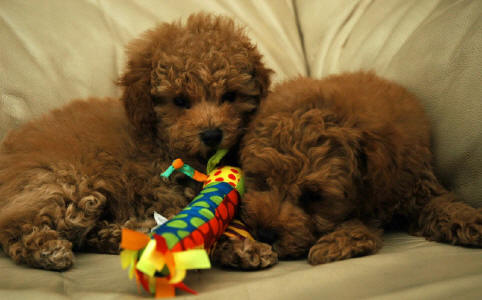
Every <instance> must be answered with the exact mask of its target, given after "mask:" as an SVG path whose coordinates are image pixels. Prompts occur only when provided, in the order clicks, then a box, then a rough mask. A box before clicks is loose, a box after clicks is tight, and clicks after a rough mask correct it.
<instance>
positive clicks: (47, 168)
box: [0, 14, 275, 270]
mask: <svg viewBox="0 0 482 300" xmlns="http://www.w3.org/2000/svg"><path fill="white" fill-rule="evenodd" d="M128 57H129V60H128V66H127V71H126V72H125V73H124V75H123V76H122V78H121V79H120V81H119V82H120V85H121V86H123V87H124V93H123V96H122V99H121V100H120V101H119V100H113V99H105V100H99V99H89V100H87V101H74V102H72V103H71V104H69V105H67V106H66V107H64V108H62V109H59V110H55V111H53V112H51V113H50V114H48V115H46V116H44V117H43V118H40V119H38V120H35V121H32V122H30V123H28V124H26V125H24V126H22V127H21V128H19V129H16V130H13V131H11V132H10V133H9V135H7V137H6V138H5V139H4V141H3V143H2V145H1V148H0V243H1V245H2V247H3V250H4V251H5V252H6V253H7V254H8V255H9V256H10V257H11V258H12V259H13V260H14V261H15V262H17V263H24V264H27V265H30V266H32V267H37V268H44V269H51V270H64V269H67V268H69V267H70V266H71V265H72V263H73V259H74V255H73V252H72V250H73V249H74V250H87V251H95V252H104V253H117V252H118V251H119V239H120V232H121V227H123V226H125V227H129V228H134V229H138V230H148V229H149V228H151V227H152V226H153V225H154V224H153V223H154V221H153V212H154V211H157V212H159V213H161V214H163V215H165V216H172V215H174V214H176V213H177V212H178V211H179V210H180V209H182V208H183V207H185V206H186V205H187V204H188V203H189V201H190V200H191V199H192V197H193V196H194V195H195V194H196V193H197V192H198V191H199V189H200V186H199V185H198V184H196V183H193V182H192V180H189V179H187V178H186V177H183V176H177V177H175V178H173V179H172V180H171V181H168V182H164V181H161V179H160V176H159V174H160V172H161V171H162V170H164V169H166V168H167V167H168V166H169V164H170V162H171V161H172V160H173V159H174V158H177V157H182V158H183V159H184V160H185V161H186V162H187V163H189V164H191V165H193V166H194V167H196V168H198V169H202V168H203V166H205V163H206V158H207V157H208V156H209V155H210V153H212V152H213V151H214V150H215V149H216V148H218V147H222V148H232V147H233V146H234V145H235V144H236V143H237V142H238V141H239V139H240V137H241V135H242V134H243V132H244V128H245V126H246V124H247V121H248V120H249V119H250V116H251V115H252V113H253V112H254V111H255V110H256V108H257V106H258V104H259V102H260V99H261V98H263V97H264V96H265V95H266V93H267V89H268V86H269V83H270V80H269V75H270V73H271V71H270V70H268V69H266V68H265V67H264V66H263V64H262V62H261V55H260V54H259V53H258V51H257V50H256V48H255V46H254V45H253V44H251V42H250V41H249V39H248V38H247V36H246V35H245V34H244V32H243V30H242V29H240V28H238V27H237V26H235V25H234V24H233V22H232V21H231V20H230V19H227V18H224V17H213V16H209V15H205V14H198V15H194V16H191V17H189V19H188V20H187V22H186V24H185V25H182V24H181V23H180V22H174V23H171V24H162V25H160V26H158V27H156V28H155V29H153V30H150V31H147V32H146V33H145V34H144V35H143V36H142V37H141V38H139V39H137V40H135V41H133V42H132V43H131V44H130V45H129V47H128ZM246 243H249V245H245V244H243V243H241V244H239V241H237V242H236V243H232V244H229V241H227V243H225V244H222V243H220V244H221V245H220V246H222V247H223V248H222V249H226V251H230V256H231V252H233V253H238V254H239V255H240V256H242V257H235V259H237V263H231V262H229V261H223V259H218V260H219V261H221V262H223V263H225V264H228V265H234V266H244V267H248V268H257V267H262V266H266V265H267V263H266V261H265V260H264V265H263V264H262V263H261V262H260V261H261V259H260V258H259V256H260V255H266V247H268V248H269V246H267V245H265V244H261V243H256V242H250V241H248V242H246ZM245 246H249V248H250V249H251V250H250V252H249V253H243V252H242V247H245ZM256 249H257V250H256ZM218 253H219V255H223V251H218ZM243 255H245V256H243ZM267 255H268V256H269V257H273V255H272V253H268V254H267ZM253 256H256V257H254V258H253ZM253 262H254V263H253ZM256 262H258V263H257V265H256ZM273 262H275V261H274V260H273V259H272V260H271V262H270V263H273Z"/></svg>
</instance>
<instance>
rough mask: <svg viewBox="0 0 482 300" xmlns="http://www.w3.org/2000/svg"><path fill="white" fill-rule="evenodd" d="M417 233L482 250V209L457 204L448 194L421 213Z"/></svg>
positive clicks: (426, 206)
mask: <svg viewBox="0 0 482 300" xmlns="http://www.w3.org/2000/svg"><path fill="white" fill-rule="evenodd" d="M415 233H416V234H418V235H422V236H425V237H426V238H427V239H429V240H433V241H439V242H446V243H451V244H457V245H464V246H475V247H482V208H474V207H471V206H469V205H467V204H465V203H462V202H460V201H457V200H456V199H455V197H454V195H453V194H451V193H449V192H446V193H444V194H442V195H439V196H436V197H433V198H431V199H430V200H429V201H428V202H427V204H426V205H425V206H424V207H423V208H422V209H421V211H420V214H419V216H418V218H417V224H416V232H415Z"/></svg>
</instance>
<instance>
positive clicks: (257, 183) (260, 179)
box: [246, 172, 269, 191]
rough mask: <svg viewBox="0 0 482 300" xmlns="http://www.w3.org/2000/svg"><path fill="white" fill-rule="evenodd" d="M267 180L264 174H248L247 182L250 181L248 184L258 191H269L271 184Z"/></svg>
mask: <svg viewBox="0 0 482 300" xmlns="http://www.w3.org/2000/svg"><path fill="white" fill-rule="evenodd" d="M266 179H267V178H266V175H263V174H258V173H252V172H247V173H246V180H247V181H248V184H249V185H250V186H251V187H252V188H255V189H256V190H257V191H268V190H269V184H268V182H267V180H266Z"/></svg>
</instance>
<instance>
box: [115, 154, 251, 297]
mask: <svg viewBox="0 0 482 300" xmlns="http://www.w3.org/2000/svg"><path fill="white" fill-rule="evenodd" d="M175 170H177V171H180V172H183V173H185V174H187V175H188V176H191V177H193V178H194V179H196V180H198V181H202V182H204V186H203V190H202V191H201V193H200V194H199V195H198V196H197V197H196V198H194V199H193V200H192V202H191V203H190V204H189V205H188V206H187V207H186V208H185V209H183V210H182V211H181V212H180V213H179V214H178V215H176V216H175V217H173V218H172V219H171V220H169V221H167V222H165V223H164V224H162V225H160V226H157V227H155V228H154V229H153V231H152V232H151V234H149V235H147V234H143V233H139V232H136V231H132V230H129V229H123V231H122V241H121V248H122V249H123V250H122V252H121V262H122V267H123V268H124V269H125V268H127V267H130V272H129V277H130V278H132V277H134V276H135V277H136V281H137V283H138V286H142V287H143V288H144V290H146V291H147V292H151V293H153V294H155V296H156V298H159V297H173V296H174V295H175V289H176V288H178V289H182V290H184V291H187V292H190V293H194V294H195V293H196V292H195V291H193V290H191V289H190V288H188V287H187V286H186V285H185V284H184V283H183V282H182V281H183V280H184V278H185V276H186V270H190V269H207V268H210V267H211V264H210V261H209V256H208V254H207V252H206V249H209V248H210V247H211V246H212V245H213V244H214V243H215V241H216V240H217V239H218V238H219V237H220V235H221V234H222V233H223V232H224V231H225V230H226V228H227V227H228V224H229V223H230V221H231V220H232V219H233V217H234V215H235V213H236V210H237V206H238V204H239V200H240V196H242V195H243V193H244V183H243V177H242V172H241V170H240V169H239V168H235V167H229V166H225V167H220V168H215V169H214V170H212V171H211V172H209V175H208V176H206V175H204V174H202V173H200V172H198V171H196V170H194V169H192V168H191V167H190V166H188V165H185V164H184V163H183V162H182V161H181V160H175V161H174V162H173V164H172V165H171V166H170V167H169V169H168V170H166V171H165V172H164V173H163V174H162V175H161V176H164V177H168V176H169V175H170V174H171V173H172V172H173V171H175Z"/></svg>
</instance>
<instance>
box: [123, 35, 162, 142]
mask: <svg viewBox="0 0 482 300" xmlns="http://www.w3.org/2000/svg"><path fill="white" fill-rule="evenodd" d="M151 34H152V32H146V33H145V34H144V35H143V36H142V37H141V38H139V39H136V40H134V41H133V42H131V43H130V44H129V45H128V47H127V56H128V62H127V69H126V71H125V73H124V74H123V75H122V76H121V78H120V79H119V80H118V85H120V86H122V87H124V92H123V94H122V98H121V99H122V101H123V102H124V107H125V110H126V113H127V117H128V118H129V121H130V122H131V123H132V124H133V125H134V127H135V128H136V130H137V131H138V132H139V133H140V134H141V135H154V134H155V130H156V126H155V124H156V116H155V113H154V109H153V105H152V100H151V70H152V56H153V52H154V45H153V43H152V37H151Z"/></svg>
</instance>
